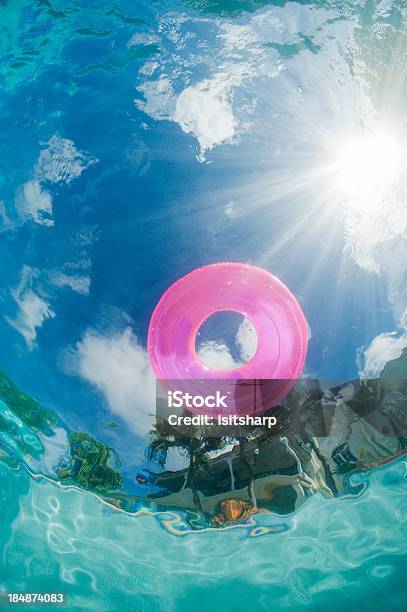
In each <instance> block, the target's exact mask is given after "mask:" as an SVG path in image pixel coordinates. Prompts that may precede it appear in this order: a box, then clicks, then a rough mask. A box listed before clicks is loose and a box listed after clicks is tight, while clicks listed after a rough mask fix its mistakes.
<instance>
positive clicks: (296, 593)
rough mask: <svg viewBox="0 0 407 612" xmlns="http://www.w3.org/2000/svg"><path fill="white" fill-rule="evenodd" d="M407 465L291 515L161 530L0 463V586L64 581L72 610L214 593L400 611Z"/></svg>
mask: <svg viewBox="0 0 407 612" xmlns="http://www.w3.org/2000/svg"><path fill="white" fill-rule="evenodd" d="M406 467H407V463H406V461H405V460H399V461H397V462H396V463H394V464H391V465H389V466H386V467H384V468H378V469H376V470H375V471H373V472H372V473H370V474H369V476H365V477H363V478H364V479H365V480H366V482H368V487H367V489H366V490H365V492H364V493H363V495H361V496H360V497H356V498H342V499H340V500H337V501H336V502H332V501H326V500H324V499H323V498H322V497H321V496H314V497H313V498H312V499H310V500H309V501H308V502H307V504H305V506H303V507H302V508H301V510H300V511H299V512H297V513H295V514H293V515H290V516H287V517H283V518H282V517H278V516H276V515H272V514H268V515H261V516H258V517H256V520H255V523H256V525H255V526H254V525H249V526H245V527H237V528H236V527H234V528H232V529H226V530H220V531H219V530H207V531H205V532H204V533H198V534H194V533H189V534H188V535H184V536H183V537H174V533H173V532H172V533H169V532H168V530H166V529H163V528H162V522H163V520H165V519H167V520H168V518H169V517H168V516H165V515H164V516H161V517H160V515H157V516H149V515H147V514H146V515H144V516H139V517H132V516H129V515H126V514H123V513H121V512H117V511H114V510H112V509H109V510H107V509H106V508H105V507H104V506H103V505H102V504H101V503H100V501H98V500H97V499H96V498H95V497H94V496H93V495H91V494H85V493H84V492H81V491H77V490H75V489H73V488H71V489H63V488H59V487H56V486H55V485H54V484H51V483H49V482H47V481H44V480H31V479H29V477H28V476H27V474H26V472H25V471H24V470H19V471H18V472H16V473H12V472H11V470H10V469H9V468H6V467H5V466H4V465H2V466H1V468H0V470H1V483H2V487H1V491H2V500H1V515H2V522H1V534H0V537H1V541H2V542H3V555H2V572H1V576H2V578H1V581H0V585H1V587H2V588H4V587H7V589H8V590H16V591H23V590H25V589H26V588H27V587H29V589H30V590H32V591H36V590H39V591H41V590H63V591H65V592H67V593H68V594H69V596H70V597H71V600H70V602H71V604H70V605H71V606H73V607H75V609H82V608H85V607H91V608H92V609H95V610H96V609H97V610H104V609H106V610H107V609H120V606H123V605H130V603H131V601H133V602H134V603H133V605H137V608H138V609H139V608H140V607H141V606H145V608H144V609H146V610H158V609H162V607H163V605H164V607H165V609H168V610H184V609H185V610H187V609H191V607H192V606H194V605H195V606H197V608H196V609H202V610H203V609H206V606H207V605H208V604H209V602H210V601H211V598H213V597H214V596H215V594H216V600H217V601H218V602H219V605H221V606H222V609H225V610H236V609H239V610H240V609H243V608H244V607H245V606H247V605H249V604H250V603H251V604H252V605H253V603H254V604H255V605H256V609H269V606H271V605H272V606H273V608H274V609H283V608H284V609H285V608H288V609H290V610H297V609H303V608H305V609H308V608H309V609H312V610H319V609H321V610H322V609H327V608H328V607H329V609H331V610H340V609H343V606H344V605H346V604H347V602H348V603H349V602H352V609H357V608H358V607H359V606H361V605H363V603H362V602H363V601H366V598H368V600H369V608H370V609H372V610H378V609H380V606H382V605H385V607H384V609H389V610H390V609H392V610H397V611H398V610H400V611H401V610H402V609H403V601H404V599H403V586H402V583H403V581H402V575H403V572H404V571H405V555H406V553H407V540H406V533H405V530H406V528H405V522H404V520H403V517H404V516H405V513H406V511H407V495H406V492H407V491H406ZM160 524H161V526H160ZM253 536H257V537H253ZM383 589H385V592H384V593H383ZM133 597H134V598H135V599H134V600H132V598H133ZM381 598H382V599H381ZM212 601H213V599H212ZM164 602H165V603H164ZM175 602H176V603H175ZM188 606H189V608H188ZM194 609H195V608H194ZM382 609H383V608H382Z"/></svg>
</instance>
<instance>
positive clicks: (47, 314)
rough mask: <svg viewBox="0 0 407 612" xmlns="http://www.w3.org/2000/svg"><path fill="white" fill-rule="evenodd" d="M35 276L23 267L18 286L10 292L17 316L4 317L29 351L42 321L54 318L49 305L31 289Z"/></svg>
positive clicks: (26, 267)
mask: <svg viewBox="0 0 407 612" xmlns="http://www.w3.org/2000/svg"><path fill="white" fill-rule="evenodd" d="M35 275H36V271H35V270H33V269H31V268H29V267H28V266H24V267H23V270H22V273H21V281H20V284H19V285H18V287H17V288H16V289H15V290H14V291H12V292H11V295H12V296H13V299H14V301H15V302H16V304H17V306H18V311H17V316H16V318H15V319H12V318H11V317H7V316H6V317H5V319H6V321H7V323H9V325H11V326H12V327H14V329H16V330H17V331H18V332H19V333H20V334H21V335H22V336H23V337H24V339H25V341H26V342H27V345H28V347H29V348H30V349H32V348H34V344H35V340H36V337H37V329H38V328H40V327H41V326H42V324H43V323H44V321H46V320H47V319H49V318H53V317H55V313H54V311H53V310H52V309H51V307H50V305H49V303H48V302H47V301H46V300H45V299H43V298H42V297H40V296H39V295H38V294H37V293H35V291H34V290H33V288H32V281H33V278H34V277H35Z"/></svg>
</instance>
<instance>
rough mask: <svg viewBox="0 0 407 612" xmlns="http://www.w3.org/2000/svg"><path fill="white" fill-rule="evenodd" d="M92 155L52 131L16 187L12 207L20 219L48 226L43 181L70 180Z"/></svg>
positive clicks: (47, 196) (48, 205) (49, 219)
mask: <svg viewBox="0 0 407 612" xmlns="http://www.w3.org/2000/svg"><path fill="white" fill-rule="evenodd" d="M96 161H97V160H96V159H93V158H91V157H89V156H88V155H87V154H85V153H83V152H81V151H78V149H77V148H76V147H75V144H74V142H73V141H72V140H69V139H68V138H61V137H60V136H58V135H57V134H54V136H52V138H51V139H50V140H49V141H48V142H47V144H46V148H45V149H43V150H42V151H41V153H40V155H39V157H38V160H37V162H36V164H35V166H34V170H33V178H32V179H31V180H29V181H27V182H26V183H24V185H22V186H20V187H19V188H18V189H17V192H16V197H15V205H16V209H17V211H18V213H19V215H20V218H21V220H22V221H27V220H29V219H31V220H32V221H35V223H39V224H41V225H47V226H52V225H54V221H53V219H52V196H51V194H50V193H49V192H48V191H47V190H46V189H45V188H44V186H43V183H44V182H45V183H46V182H48V183H66V184H69V183H71V182H72V181H73V180H74V179H76V178H78V177H79V176H80V175H81V174H82V172H83V171H84V170H86V168H88V167H89V166H91V165H92V164H94V163H96Z"/></svg>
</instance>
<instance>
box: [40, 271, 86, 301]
mask: <svg viewBox="0 0 407 612" xmlns="http://www.w3.org/2000/svg"><path fill="white" fill-rule="evenodd" d="M49 279H50V282H51V283H52V284H53V285H54V286H55V287H69V289H71V290H72V291H75V292H76V293H80V294H81V295H88V294H89V290H90V277H89V276H80V275H69V274H64V273H63V272H59V271H57V270H56V271H53V272H50V273H49Z"/></svg>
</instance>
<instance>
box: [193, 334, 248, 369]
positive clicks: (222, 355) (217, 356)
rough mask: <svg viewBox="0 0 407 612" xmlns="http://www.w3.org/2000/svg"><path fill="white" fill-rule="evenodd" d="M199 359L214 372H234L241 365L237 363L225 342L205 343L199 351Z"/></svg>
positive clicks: (212, 341) (213, 341)
mask: <svg viewBox="0 0 407 612" xmlns="http://www.w3.org/2000/svg"><path fill="white" fill-rule="evenodd" d="M198 357H199V359H200V360H201V361H202V363H204V364H205V365H206V366H207V367H208V368H211V369H213V370H221V371H223V370H233V369H234V368H237V367H238V366H239V365H241V364H240V363H236V362H235V361H234V359H233V357H232V355H231V354H230V352H229V349H228V347H227V346H226V344H224V343H223V342H217V341H215V340H211V341H209V342H203V343H202V345H201V346H200V347H199V350H198Z"/></svg>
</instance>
